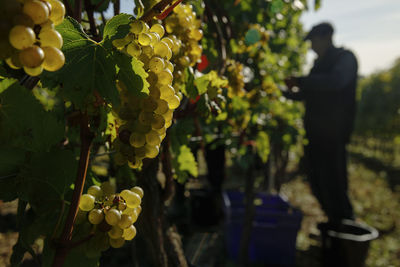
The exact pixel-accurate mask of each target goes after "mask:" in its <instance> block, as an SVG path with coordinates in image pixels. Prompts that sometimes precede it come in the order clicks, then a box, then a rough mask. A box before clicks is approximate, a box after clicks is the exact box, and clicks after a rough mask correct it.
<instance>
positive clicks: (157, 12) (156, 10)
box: [140, 0, 173, 22]
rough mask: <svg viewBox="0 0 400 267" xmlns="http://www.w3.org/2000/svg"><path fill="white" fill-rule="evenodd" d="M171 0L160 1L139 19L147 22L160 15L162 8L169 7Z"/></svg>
mask: <svg viewBox="0 0 400 267" xmlns="http://www.w3.org/2000/svg"><path fill="white" fill-rule="evenodd" d="M172 2H173V0H161V1H160V2H158V3H157V4H156V5H154V6H153V7H152V8H151V9H150V10H149V11H147V12H146V13H145V14H143V16H142V17H141V18H140V19H141V20H143V21H145V22H149V21H150V20H151V19H152V18H154V17H155V16H157V15H160V14H161V12H162V11H163V10H164V8H165V7H166V6H168V5H170V4H171V3H172Z"/></svg>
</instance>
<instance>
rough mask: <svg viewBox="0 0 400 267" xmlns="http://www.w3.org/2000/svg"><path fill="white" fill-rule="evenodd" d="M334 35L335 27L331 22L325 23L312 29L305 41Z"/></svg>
mask: <svg viewBox="0 0 400 267" xmlns="http://www.w3.org/2000/svg"><path fill="white" fill-rule="evenodd" d="M332 34H333V26H332V24H330V23H329V22H323V23H320V24H317V25H315V26H314V27H312V29H311V31H310V32H309V33H308V34H307V35H306V37H305V38H304V40H310V39H311V38H312V37H314V36H327V35H330V36H331V35H332Z"/></svg>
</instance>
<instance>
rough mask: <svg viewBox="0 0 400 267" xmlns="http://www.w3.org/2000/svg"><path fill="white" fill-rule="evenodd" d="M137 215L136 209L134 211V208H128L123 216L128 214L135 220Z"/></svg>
mask: <svg viewBox="0 0 400 267" xmlns="http://www.w3.org/2000/svg"><path fill="white" fill-rule="evenodd" d="M135 213H136V209H133V208H126V209H125V210H124V211H123V212H122V214H126V215H129V216H131V218H132V219H133V218H135V217H137V214H136V215H135Z"/></svg>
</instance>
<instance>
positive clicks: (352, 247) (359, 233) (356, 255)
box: [319, 220, 378, 267]
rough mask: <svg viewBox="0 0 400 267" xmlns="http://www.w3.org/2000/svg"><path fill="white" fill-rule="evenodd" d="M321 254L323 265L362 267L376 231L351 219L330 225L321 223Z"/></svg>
mask: <svg viewBox="0 0 400 267" xmlns="http://www.w3.org/2000/svg"><path fill="white" fill-rule="evenodd" d="M319 228H320V230H321V234H322V256H323V266H324V267H364V266H365V260H366V258H367V255H368V249H369V244H370V241H371V240H374V239H376V238H377V237H378V231H377V230H376V229H375V228H373V227H371V226H369V225H366V224H363V223H359V222H355V221H353V220H342V222H341V224H340V225H339V226H336V227H332V226H330V225H329V224H321V225H320V227H319Z"/></svg>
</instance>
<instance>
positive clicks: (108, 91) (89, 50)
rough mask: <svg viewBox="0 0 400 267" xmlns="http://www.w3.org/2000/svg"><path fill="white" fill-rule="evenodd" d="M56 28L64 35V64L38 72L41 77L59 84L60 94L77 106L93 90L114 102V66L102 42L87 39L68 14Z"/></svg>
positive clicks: (115, 93) (112, 59)
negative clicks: (60, 86)
mask: <svg viewBox="0 0 400 267" xmlns="http://www.w3.org/2000/svg"><path fill="white" fill-rule="evenodd" d="M57 30H58V31H59V32H60V34H61V35H62V36H63V39H64V45H63V49H62V50H63V52H64V54H65V59H66V60H65V65H64V67H63V68H61V70H59V71H58V72H54V73H48V72H47V73H45V74H44V75H42V76H43V78H44V80H46V79H49V80H55V81H56V82H57V83H60V84H62V90H61V92H62V93H63V94H64V96H66V97H67V98H68V99H69V100H71V101H72V102H73V103H74V104H75V105H76V106H78V107H79V108H81V109H83V108H84V104H85V102H86V101H87V100H88V98H89V97H90V96H91V95H92V94H93V92H94V91H97V92H98V93H99V94H100V95H101V96H102V97H103V98H104V99H105V100H106V101H107V102H109V103H111V104H113V105H118V104H119V94H118V90H117V88H116V85H115V78H116V67H115V61H114V58H113V57H112V56H111V53H110V52H109V51H108V50H106V48H105V47H103V44H102V43H97V42H95V41H93V40H91V39H90V38H89V37H88V36H87V35H86V34H85V32H84V31H83V30H82V26H80V25H79V24H78V23H77V22H76V21H75V20H73V19H72V18H67V19H64V22H63V23H62V24H60V25H58V26H57Z"/></svg>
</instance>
